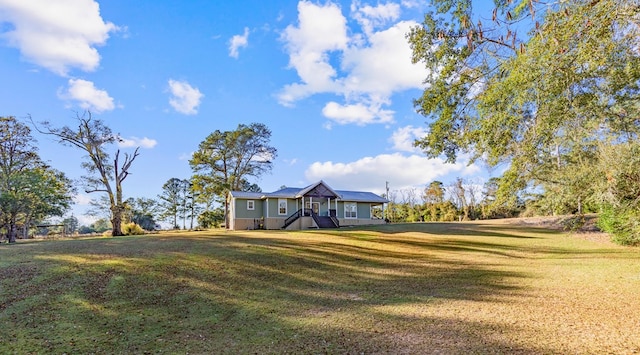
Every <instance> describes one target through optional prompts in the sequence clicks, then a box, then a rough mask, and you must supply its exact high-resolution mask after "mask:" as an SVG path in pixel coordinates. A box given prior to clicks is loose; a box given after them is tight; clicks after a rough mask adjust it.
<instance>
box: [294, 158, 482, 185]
mask: <svg viewBox="0 0 640 355" xmlns="http://www.w3.org/2000/svg"><path fill="white" fill-rule="evenodd" d="M467 164H468V161H462V160H461V161H460V162H458V163H455V164H450V163H445V161H444V160H442V159H428V158H426V157H424V156H420V155H415V154H413V155H403V154H401V153H395V154H381V155H378V156H375V157H365V158H362V159H359V160H356V161H353V162H347V163H334V162H331V161H328V162H315V163H313V164H311V165H310V166H309V168H307V170H306V171H305V177H306V178H307V180H308V181H319V180H324V181H327V182H329V183H330V184H331V185H333V186H340V187H341V188H344V189H353V190H364V191H373V192H376V193H382V192H384V187H385V182H387V181H389V182H392V184H393V186H394V187H396V188H397V189H403V188H411V187H417V186H424V185H425V184H427V183H429V182H431V181H434V180H437V179H440V178H442V177H444V176H446V175H448V174H452V173H454V174H458V175H459V176H470V175H473V174H475V173H477V172H479V171H480V168H479V167H478V166H477V165H475V164H472V165H467Z"/></svg>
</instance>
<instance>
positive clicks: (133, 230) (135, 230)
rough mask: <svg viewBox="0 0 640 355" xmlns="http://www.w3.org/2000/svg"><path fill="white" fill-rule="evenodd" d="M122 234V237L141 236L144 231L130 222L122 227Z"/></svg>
mask: <svg viewBox="0 0 640 355" xmlns="http://www.w3.org/2000/svg"><path fill="white" fill-rule="evenodd" d="M122 233H123V234H124V235H142V234H144V229H142V227H140V226H139V225H137V224H135V223H133V222H130V223H125V224H123V225H122Z"/></svg>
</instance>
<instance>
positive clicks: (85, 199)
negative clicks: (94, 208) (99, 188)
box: [73, 194, 91, 206]
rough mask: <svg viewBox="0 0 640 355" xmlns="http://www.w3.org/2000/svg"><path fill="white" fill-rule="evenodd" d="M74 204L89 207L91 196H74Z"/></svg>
mask: <svg viewBox="0 0 640 355" xmlns="http://www.w3.org/2000/svg"><path fill="white" fill-rule="evenodd" d="M73 202H75V203H76V204H77V205H80V206H88V205H89V204H90V203H91V197H90V196H89V195H83V194H77V195H75V196H73Z"/></svg>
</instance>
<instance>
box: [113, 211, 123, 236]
mask: <svg viewBox="0 0 640 355" xmlns="http://www.w3.org/2000/svg"><path fill="white" fill-rule="evenodd" d="M122 210H123V209H122V206H115V207H113V208H112V209H111V226H112V229H111V236H112V237H117V236H121V235H124V234H123V233H122Z"/></svg>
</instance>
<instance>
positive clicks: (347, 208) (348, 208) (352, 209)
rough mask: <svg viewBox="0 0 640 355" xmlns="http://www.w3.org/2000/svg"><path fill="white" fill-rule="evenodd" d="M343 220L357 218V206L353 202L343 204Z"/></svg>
mask: <svg viewBox="0 0 640 355" xmlns="http://www.w3.org/2000/svg"><path fill="white" fill-rule="evenodd" d="M344 218H358V206H357V205H356V203H355V202H345V204H344Z"/></svg>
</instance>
